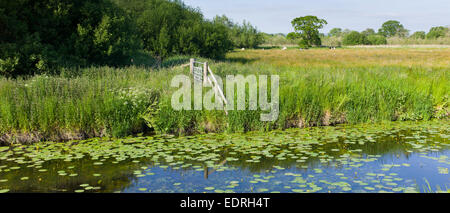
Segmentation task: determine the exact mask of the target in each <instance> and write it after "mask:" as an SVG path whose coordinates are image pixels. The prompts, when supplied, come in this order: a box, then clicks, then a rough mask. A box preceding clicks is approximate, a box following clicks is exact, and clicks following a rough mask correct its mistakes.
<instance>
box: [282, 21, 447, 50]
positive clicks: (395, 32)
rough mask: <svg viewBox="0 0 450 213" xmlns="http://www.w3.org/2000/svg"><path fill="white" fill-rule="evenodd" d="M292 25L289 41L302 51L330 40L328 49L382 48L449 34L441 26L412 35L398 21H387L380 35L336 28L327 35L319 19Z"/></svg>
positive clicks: (324, 23)
mask: <svg viewBox="0 0 450 213" xmlns="http://www.w3.org/2000/svg"><path fill="white" fill-rule="evenodd" d="M291 24H292V26H293V28H294V32H291V33H289V34H287V35H286V39H288V40H290V41H292V42H295V43H297V44H298V45H299V46H300V47H301V48H308V47H311V46H321V45H322V40H327V45H329V46H340V45H341V44H342V45H382V44H387V38H391V37H399V38H412V39H437V38H441V37H446V36H449V34H450V30H449V28H448V27H444V26H438V27H432V28H431V29H430V31H429V32H428V33H426V32H424V31H417V32H414V33H413V34H412V35H409V30H407V29H406V28H405V27H404V26H403V25H402V24H401V23H400V22H399V21H396V20H389V21H386V22H385V23H383V24H382V25H381V28H380V29H378V32H375V30H374V29H371V28H368V29H366V30H364V31H362V32H358V31H351V30H348V29H346V30H342V29H341V28H333V29H331V30H330V32H329V33H328V34H327V35H325V34H321V33H319V29H322V28H323V27H324V26H325V25H326V24H327V21H326V20H324V19H320V18H317V17H316V16H303V17H298V18H295V19H293V20H292V22H291Z"/></svg>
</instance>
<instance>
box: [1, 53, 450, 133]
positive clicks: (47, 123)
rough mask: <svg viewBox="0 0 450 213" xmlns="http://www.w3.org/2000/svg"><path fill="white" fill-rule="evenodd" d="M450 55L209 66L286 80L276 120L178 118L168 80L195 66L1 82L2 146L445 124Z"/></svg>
mask: <svg viewBox="0 0 450 213" xmlns="http://www.w3.org/2000/svg"><path fill="white" fill-rule="evenodd" d="M449 53H450V50H448V49H432V50H428V49H425V50H421V49H373V50H366V49H342V50H333V51H332V50H308V51H299V50H286V51H280V50H250V51H238V52H233V53H231V54H229V55H228V57H227V60H228V61H216V62H212V61H211V64H212V65H211V66H212V69H213V70H214V72H215V73H216V74H218V75H220V76H222V77H225V75H227V74H243V75H248V74H278V75H280V115H279V119H278V120H277V121H274V122H261V121H260V120H259V118H260V117H259V115H260V113H261V111H229V115H228V116H225V113H224V112H223V111H205V110H204V111H174V110H173V109H172V107H171V103H170V100H171V95H172V93H173V91H175V90H176V89H177V88H171V87H170V82H171V78H172V77H173V76H174V75H176V74H181V73H183V74H187V73H188V69H189V68H163V69H161V70H148V69H145V68H139V67H128V68H123V69H116V68H108V67H100V68H95V67H93V68H88V69H82V70H81V73H79V72H77V73H79V74H77V75H68V74H64V72H63V74H61V75H59V76H34V77H31V78H29V79H5V78H1V79H0V135H1V136H2V138H1V139H0V140H3V141H4V142H12V141H18V142H30V141H33V140H34V141H36V140H61V139H77V138H84V137H93V136H114V137H122V136H126V135H130V134H133V133H141V132H145V131H148V130H150V129H149V128H153V129H154V130H155V131H157V132H160V133H175V134H194V133H201V132H245V131H250V130H262V131H264V130H270V129H284V128H290V127H305V126H315V125H333V124H337V123H361V122H379V121H384V120H428V119H431V118H443V117H448V115H449V111H448V96H449V91H450V88H449V85H450V84H449V83H450V79H449V76H448V73H449V72H448V71H449V69H450V68H449V67H450V66H449V63H450V62H449V61H450V59H449V57H450V54H449ZM186 59H187V57H176V58H174V59H173V60H169V62H170V64H180V63H182V62H180V61H184V60H186ZM169 62H167V63H169ZM69 71H70V70H69ZM68 76H70V77H68ZM225 87H226V85H225ZM224 91H225V90H224Z"/></svg>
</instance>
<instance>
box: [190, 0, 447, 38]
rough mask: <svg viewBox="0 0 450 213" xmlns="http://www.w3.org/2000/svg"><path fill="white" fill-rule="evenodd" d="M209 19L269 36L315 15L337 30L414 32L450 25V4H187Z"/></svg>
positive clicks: (214, 0)
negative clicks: (389, 26)
mask: <svg viewBox="0 0 450 213" xmlns="http://www.w3.org/2000/svg"><path fill="white" fill-rule="evenodd" d="M184 2H185V3H186V4H187V5H189V6H192V7H196V8H197V7H198V8H200V10H201V11H202V12H203V14H204V15H205V17H206V18H208V19H212V18H213V17H214V16H216V15H222V14H225V15H226V16H228V17H229V18H231V19H232V20H233V21H235V22H242V21H243V20H247V21H249V22H250V23H252V24H253V25H255V26H256V27H257V28H258V29H259V30H260V31H263V32H267V33H288V32H291V31H292V30H293V29H292V26H291V23H290V22H291V20H292V19H294V18H295V17H299V16H305V15H315V16H318V17H319V18H324V19H325V20H327V21H328V25H327V26H325V27H324V29H322V30H321V32H325V33H326V32H328V31H329V30H330V29H332V28H334V27H340V28H343V29H345V28H347V29H351V30H358V31H362V30H365V29H366V28H373V29H375V30H378V28H380V26H381V24H382V23H383V22H385V21H387V20H391V19H393V20H398V21H400V23H402V24H403V26H405V27H406V28H407V29H409V30H411V32H414V31H418V30H423V31H426V32H428V30H429V29H430V28H431V27H433V26H447V25H450V0H309V1H303V0H297V1H295V0H184Z"/></svg>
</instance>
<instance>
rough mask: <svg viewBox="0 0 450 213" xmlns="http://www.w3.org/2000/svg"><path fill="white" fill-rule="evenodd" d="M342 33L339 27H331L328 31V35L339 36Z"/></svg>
mask: <svg viewBox="0 0 450 213" xmlns="http://www.w3.org/2000/svg"><path fill="white" fill-rule="evenodd" d="M341 34H342V29H341V28H333V29H331V30H330V32H329V33H328V36H330V37H331V36H336V37H339V36H341Z"/></svg>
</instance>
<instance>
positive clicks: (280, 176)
mask: <svg viewBox="0 0 450 213" xmlns="http://www.w3.org/2000/svg"><path fill="white" fill-rule="evenodd" d="M449 127H450V121H449V120H439V121H430V122H414V123H413V122H391V123H384V124H378V125H369V124H365V125H354V126H349V125H346V126H337V127H315V128H307V129H290V130H285V131H281V130H280V131H273V132H250V133H245V134H206V135H198V136H188V137H174V136H170V135H162V136H148V137H135V138H125V139H119V140H117V139H116V140H110V139H105V138H103V139H100V138H96V139H89V140H85V141H71V142H66V143H54V142H46V143H38V144H33V145H17V146H12V147H0V192H153V193H158V192H169V193H170V192H182V193H184V192H195V193H203V192H213V193H214V192H215V193H221V192H227V193H232V192H237V193H239V192H264V193H265V192H267V193H269V192H282V193H284V192H288V193H301V192H325V193H327V192H450V175H449V174H448V168H449V167H450V158H449V157H450V142H449Z"/></svg>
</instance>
